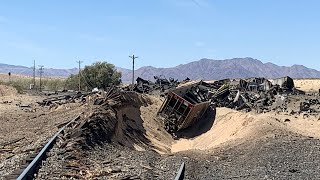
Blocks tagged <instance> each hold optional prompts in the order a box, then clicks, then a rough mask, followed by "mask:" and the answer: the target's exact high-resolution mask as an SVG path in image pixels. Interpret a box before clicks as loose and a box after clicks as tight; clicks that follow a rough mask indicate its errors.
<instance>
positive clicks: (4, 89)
mask: <svg viewBox="0 0 320 180" xmlns="http://www.w3.org/2000/svg"><path fill="white" fill-rule="evenodd" d="M17 93H18V91H17V90H16V89H15V88H14V87H11V86H6V85H0V96H12V95H16V94H17Z"/></svg>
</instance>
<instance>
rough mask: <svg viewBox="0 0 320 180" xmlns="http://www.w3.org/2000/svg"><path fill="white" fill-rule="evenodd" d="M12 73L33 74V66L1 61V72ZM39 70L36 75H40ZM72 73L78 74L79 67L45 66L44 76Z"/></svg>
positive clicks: (59, 75) (66, 75) (64, 75)
mask: <svg viewBox="0 0 320 180" xmlns="http://www.w3.org/2000/svg"><path fill="white" fill-rule="evenodd" d="M9 72H11V73H12V74H22V75H27V76H32V75H33V68H31V67H25V66H16V65H8V64H2V63H0V73H9ZM38 74H39V70H38V69H37V70H36V75H37V76H38ZM70 74H78V69H77V68H73V69H53V68H48V69H47V68H44V71H43V76H47V77H68V76H69V75H70Z"/></svg>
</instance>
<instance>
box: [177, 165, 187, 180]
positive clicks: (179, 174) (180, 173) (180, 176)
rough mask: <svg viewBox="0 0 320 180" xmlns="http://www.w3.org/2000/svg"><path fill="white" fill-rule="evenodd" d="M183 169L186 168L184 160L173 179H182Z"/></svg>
mask: <svg viewBox="0 0 320 180" xmlns="http://www.w3.org/2000/svg"><path fill="white" fill-rule="evenodd" d="M185 169H186V167H185V164H184V162H182V164H181V166H180V169H179V171H178V173H177V176H176V178H174V180H183V179H184V175H185Z"/></svg>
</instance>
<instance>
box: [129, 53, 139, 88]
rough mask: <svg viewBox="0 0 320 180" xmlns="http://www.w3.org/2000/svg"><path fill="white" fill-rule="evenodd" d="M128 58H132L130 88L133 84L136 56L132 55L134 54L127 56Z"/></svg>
mask: <svg viewBox="0 0 320 180" xmlns="http://www.w3.org/2000/svg"><path fill="white" fill-rule="evenodd" d="M129 58H131V59H132V88H133V85H134V60H135V59H137V58H138V56H134V54H133V55H132V56H129Z"/></svg>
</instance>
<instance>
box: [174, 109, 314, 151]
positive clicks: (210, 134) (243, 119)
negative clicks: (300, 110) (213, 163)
mask: <svg viewBox="0 0 320 180" xmlns="http://www.w3.org/2000/svg"><path fill="white" fill-rule="evenodd" d="M212 118H214V117H212ZM319 128H320V121H319V120H318V117H313V116H310V117H307V118H304V117H303V115H296V116H290V115H281V114H275V113H274V112H270V113H265V114H255V113H244V112H238V111H235V110H232V109H228V108H218V109H217V114H216V118H215V120H214V124H213V126H212V127H211V129H210V130H209V131H207V132H205V133H204V134H201V135H200V136H197V137H195V138H192V139H186V138H182V139H179V140H177V141H175V142H174V144H173V145H172V149H171V151H172V152H179V151H186V150H209V149H213V148H215V147H221V146H224V145H230V144H233V145H236V144H240V143H243V142H245V141H250V140H252V139H259V138H262V137H265V136H273V135H274V133H273V132H274V131H275V130H280V131H284V132H293V133H298V134H301V135H304V136H311V137H315V138H320V132H319V131H318V129H319Z"/></svg>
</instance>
